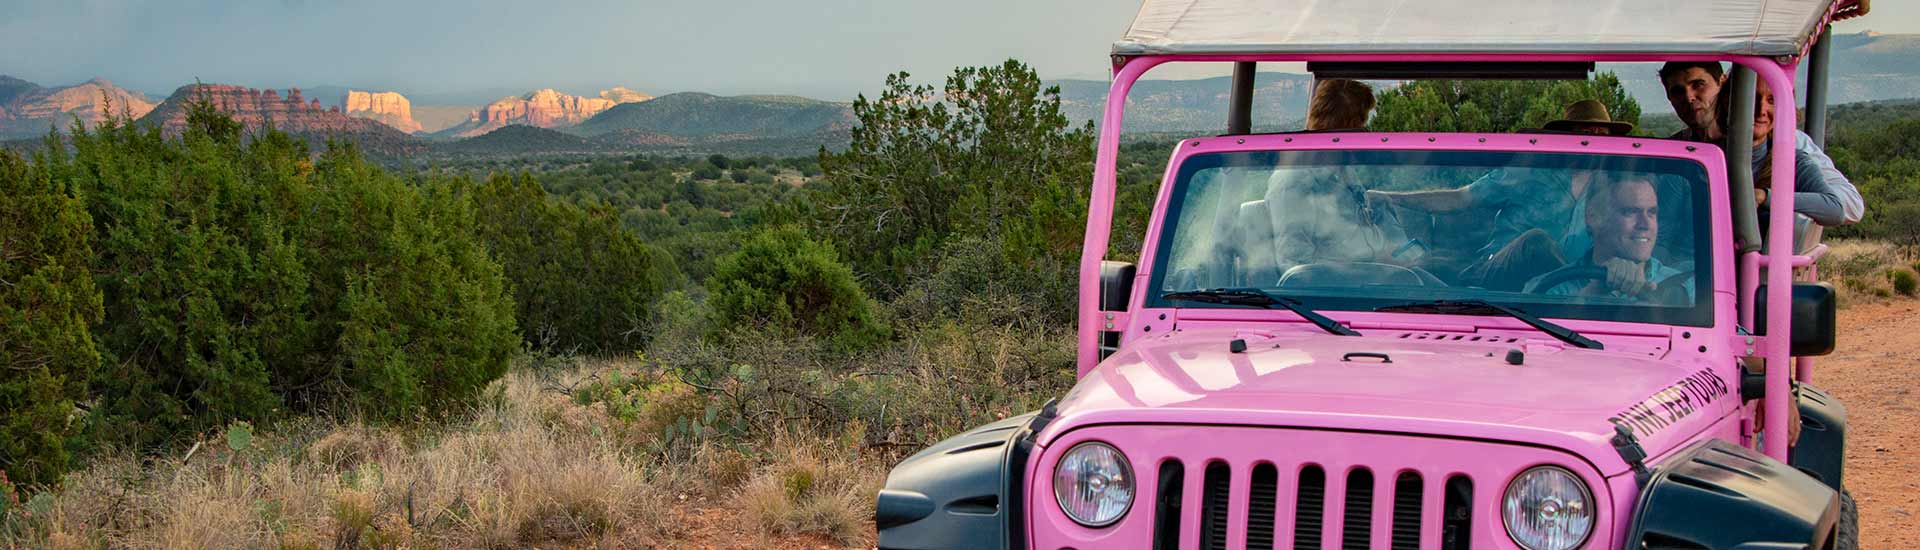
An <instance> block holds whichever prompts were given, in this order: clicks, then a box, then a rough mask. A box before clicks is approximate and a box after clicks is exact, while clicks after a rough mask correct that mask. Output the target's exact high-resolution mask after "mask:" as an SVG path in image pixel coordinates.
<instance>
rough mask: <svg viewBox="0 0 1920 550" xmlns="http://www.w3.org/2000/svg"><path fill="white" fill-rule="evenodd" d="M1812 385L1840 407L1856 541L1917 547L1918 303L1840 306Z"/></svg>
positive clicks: (1875, 547)
mask: <svg viewBox="0 0 1920 550" xmlns="http://www.w3.org/2000/svg"><path fill="white" fill-rule="evenodd" d="M1813 385H1815V386H1818V387H1820V388H1821V389H1824V390H1827V391H1828V392H1831V393H1833V394H1834V395H1835V396H1837V397H1839V398H1840V400H1841V401H1842V402H1843V403H1845V404H1846V407H1847V473H1846V478H1847V489H1848V490H1850V491H1852V492H1853V498H1854V500H1855V502H1856V503H1857V504H1858V505H1859V507H1860V547H1861V548H1866V549H1870V550H1880V549H1885V548H1920V517H1917V516H1920V441H1915V439H1916V438H1917V437H1920V402H1916V401H1915V400H1914V387H1915V386H1920V304H1916V303H1915V302H1912V301H1898V302H1893V303H1886V304H1861V305H1857V306H1853V307H1849V308H1847V309H1846V310H1845V311H1842V312H1840V344H1839V347H1838V349H1837V351H1835V352H1834V353H1833V355H1832V356H1830V357H1825V358H1822V359H1821V360H1820V361H1819V362H1817V363H1815V365H1814V371H1813Z"/></svg>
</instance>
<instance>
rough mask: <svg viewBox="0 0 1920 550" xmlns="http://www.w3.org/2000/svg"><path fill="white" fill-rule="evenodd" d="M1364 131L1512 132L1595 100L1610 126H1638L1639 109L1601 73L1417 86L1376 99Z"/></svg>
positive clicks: (1403, 87)
mask: <svg viewBox="0 0 1920 550" xmlns="http://www.w3.org/2000/svg"><path fill="white" fill-rule="evenodd" d="M1376 96H1377V101H1376V103H1377V105H1376V107H1375V109H1374V114H1373V119H1372V120H1370V121H1368V123H1367V126H1368V127H1370V128H1372V129H1374V130H1378V131H1382V132H1513V131H1518V130H1526V129H1532V128H1540V127H1541V126H1543V125H1545V124H1546V123H1547V121H1550V120H1554V119H1558V118H1560V117H1561V115H1562V114H1564V113H1565V112H1566V108H1567V105H1569V104H1572V103H1573V102H1576V101H1580V100H1583V99H1596V100H1599V101H1600V103H1602V104H1605V105H1606V106H1607V112H1608V114H1610V115H1611V116H1612V117H1613V119H1614V120H1617V121H1623V122H1630V123H1634V124H1639V123H1640V103H1639V102H1637V101H1634V99H1633V96H1631V95H1629V94H1628V93H1627V90H1626V88H1625V87H1624V86H1621V85H1620V77H1619V76H1617V75H1615V74H1613V73H1612V72H1602V73H1600V74H1598V75H1595V76H1594V77H1593V79H1591V80H1418V81H1414V82H1409V83H1406V84H1405V85H1401V86H1396V87H1393V88H1388V89H1385V90H1381V91H1379V92H1377V93H1376Z"/></svg>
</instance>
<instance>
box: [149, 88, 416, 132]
mask: <svg viewBox="0 0 1920 550" xmlns="http://www.w3.org/2000/svg"><path fill="white" fill-rule="evenodd" d="M201 98H204V99H205V100H206V101H208V102H209V103H212V104H213V106H214V107H215V108H217V109H220V110H221V111H223V112H226V113H227V114H229V115H232V116H233V119H234V120H236V121H239V122H240V123H241V124H244V125H246V127H247V129H248V130H258V129H260V128H262V127H264V126H266V125H267V124H269V123H271V124H273V127H274V128H278V129H280V130H283V131H286V132H289V133H295V134H370V135H387V134H399V131H398V130H394V129H393V128H390V127H387V126H386V125H384V124H381V123H379V122H378V121H374V120H370V119H364V118H354V117H350V116H347V115H344V114H341V113H340V110H339V109H337V108H332V109H330V108H326V107H321V106H320V100H318V99H314V100H311V101H309V100H307V99H306V98H304V97H301V95H300V89H299V88H293V89H290V90H287V97H286V98H284V99H282V98H281V97H280V94H279V93H278V92H275V91H273V90H256V89H253V88H247V87H243V86H234V85H230V84H192V85H187V86H181V87H180V89H178V90H174V92H173V95H171V96H168V97H167V100H166V101H162V102H160V105H159V106H158V107H154V108H153V111H152V112H150V113H147V116H146V117H145V118H142V119H141V121H142V122H147V123H152V124H158V125H160V128H161V131H162V132H163V133H166V134H167V135H179V134H180V132H182V131H183V130H185V129H186V126H187V104H188V103H189V102H192V101H195V100H198V99H201ZM401 135H403V136H404V134H401Z"/></svg>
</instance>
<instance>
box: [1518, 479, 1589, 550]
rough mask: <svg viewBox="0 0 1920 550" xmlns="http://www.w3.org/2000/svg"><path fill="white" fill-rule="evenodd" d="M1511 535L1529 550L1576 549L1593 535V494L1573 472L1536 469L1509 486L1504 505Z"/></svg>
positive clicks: (1522, 546)
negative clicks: (1590, 534)
mask: <svg viewBox="0 0 1920 550" xmlns="http://www.w3.org/2000/svg"><path fill="white" fill-rule="evenodd" d="M1500 509H1501V512H1502V513H1501V514H1500V519H1501V521H1502V522H1503V523H1506V524H1507V536H1510V537H1513V542H1515V543H1517V544H1519V545H1520V547H1521V548H1526V549H1527V550H1572V549H1574V548H1578V547H1579V546H1580V543H1582V542H1586V540H1587V534H1588V533H1592V532H1593V523H1594V502H1593V494H1592V493H1590V492H1588V491H1587V484H1586V483H1585V482H1582V481H1580V477H1579V476H1576V475H1573V472H1569V471H1567V470H1566V469H1565V468H1561V467H1558V466H1536V467H1534V468H1533V469H1530V470H1527V471H1525V472H1521V473H1520V475H1519V476H1516V477H1514V478H1513V482H1512V483H1508V484H1507V494H1506V497H1505V498H1503V499H1501V502H1500Z"/></svg>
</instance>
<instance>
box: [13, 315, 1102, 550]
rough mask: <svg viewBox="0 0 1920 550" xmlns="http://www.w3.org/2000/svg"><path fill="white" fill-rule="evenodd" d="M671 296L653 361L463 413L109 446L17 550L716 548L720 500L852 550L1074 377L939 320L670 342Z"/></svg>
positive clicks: (1048, 344) (1029, 349)
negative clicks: (912, 482)
mask: <svg viewBox="0 0 1920 550" xmlns="http://www.w3.org/2000/svg"><path fill="white" fill-rule="evenodd" d="M663 303H665V304H667V306H665V307H664V308H663V311H662V312H661V314H660V319H661V320H660V322H659V324H658V325H656V326H655V327H654V328H655V330H656V331H657V332H658V333H659V335H660V336H662V337H660V338H656V340H655V342H656V344H655V345H653V346H651V347H650V349H648V350H646V351H645V352H641V353H635V354H632V355H627V356H615V357H572V356H563V355H551V354H528V355H525V356H523V357H522V358H521V359H520V360H518V361H517V362H516V364H515V366H514V369H513V371H512V372H510V373H509V374H508V376H506V377H505V378H503V379H502V380H500V381H496V382H495V383H493V384H492V385H491V386H489V387H488V389H487V390H486V391H485V392H484V393H483V394H482V397H481V399H480V400H479V402H478V403H477V404H476V405H475V406H473V408H472V410H471V411H470V412H469V413H468V414H466V415H463V416H458V417H455V418H451V419H447V420H442V421H430V422H424V423H412V424H392V423H369V422H364V421H360V420H355V419H329V418H318V417H310V418H306V419H296V420H290V421H287V422H283V423H279V424H277V425H273V426H260V427H258V428H257V429H255V428H253V427H251V426H247V425H244V424H235V425H233V426H230V427H229V428H228V429H227V430H225V431H223V432H220V433H215V434H212V435H211V436H209V437H208V438H206V439H204V440H202V441H199V443H198V444H197V445H194V446H192V447H191V448H190V450H189V451H188V452H186V453H180V454H173V455H170V456H164V457H159V458H151V459H144V460H143V459H140V458H138V457H137V456H135V455H132V454H123V453H108V454H107V455H106V456H103V457H101V458H99V459H97V460H94V461H92V462H91V464H90V465H89V466H88V467H87V468H85V469H83V470H79V471H76V472H73V473H71V474H69V476H68V478H67V480H66V482H65V484H64V488H63V490H61V491H59V492H57V493H51V494H48V495H47V496H44V497H38V498H37V499H35V500H38V502H35V503H24V502H23V503H21V504H19V505H18V506H19V508H20V509H21V510H23V511H22V512H21V513H17V514H11V515H10V516H9V517H10V518H11V519H10V520H9V522H10V523H9V524H8V525H7V527H6V528H7V529H8V531H7V535H6V536H7V543H8V544H10V545H17V546H23V547H36V548H37V547H55V548H59V547H75V548H79V547H86V548H92V547H102V546H105V547H163V546H170V547H207V548H222V547H227V548H232V547H261V546H280V547H286V548H320V547H328V546H333V547H389V546H439V547H494V548H505V547H523V546H528V545H547V544H561V545H605V544H611V545H631V546H650V545H660V546H672V541H676V540H686V539H689V538H695V537H698V538H701V539H702V540H709V538H710V535H711V534H701V533H693V532H689V530H688V529H689V528H688V527H687V523H686V522H685V521H683V520H684V519H685V518H683V517H681V514H687V513H690V511H691V510H694V509H697V508H700V507H702V506H706V507H714V508H724V509H730V510H733V511H734V512H732V513H736V514H738V516H739V520H740V522H739V523H740V525H739V528H740V529H741V531H742V532H743V533H744V534H743V535H741V536H746V537H771V538H772V539H769V540H775V539H777V540H787V539H782V538H781V537H799V538H800V539H801V540H812V541H818V542H821V543H831V544H841V545H857V544H862V543H865V542H867V541H868V538H870V537H871V529H872V528H871V517H872V514H871V505H872V504H871V501H872V499H871V495H872V494H873V491H874V490H875V489H877V488H878V486H879V483H880V481H881V480H882V478H883V476H884V472H885V469H886V466H887V465H888V464H891V463H892V462H894V461H896V460H897V459H898V458H900V457H902V456H904V455H905V454H907V453H911V452H913V451H915V450H917V449H918V448H920V447H921V446H924V445H925V444H928V443H932V442H934V441H937V440H938V439H940V438H942V437H945V436H947V435H951V434H953V433H956V432H958V431H960V430H962V429H965V428H966V427H969V426H972V425H977V424H979V423H982V422H986V421H989V420H993V419H997V418H1000V417H1003V416H1006V415H1009V414H1017V413H1019V412H1024V411H1026V410H1029V409H1032V408H1035V407H1037V406H1039V405H1040V403H1039V402H1037V401H1038V400H1044V399H1045V397H1046V396H1054V395H1058V394H1059V393H1061V392H1063V391H1064V390H1065V388H1066V386H1067V385H1068V384H1070V381H1071V374H1070V372H1071V369H1070V368H1068V365H1070V362H1071V357H1072V355H1071V349H1070V348H1069V347H1068V343H1070V340H1069V339H1068V336H1069V335H1068V334H1067V333H1065V332H1062V331H1059V330H1054V331H1045V330H1032V329H1028V328H1021V327H1015V326H1008V325H993V324H989V323H984V322H979V321H968V320H941V321H933V322H928V323H925V324H922V325H917V326H914V327H912V328H911V330H908V331H905V332H904V333H902V334H900V335H899V338H898V342H897V343H896V344H895V345H891V346H885V347H884V348H883V349H876V350H870V351H866V352H858V353H845V352H838V351H833V350H831V349H830V347H829V346H826V345H823V344H822V343H820V342H817V341H814V340H811V339H807V338H804V337H792V338H770V337H765V336H763V335H757V334H755V333H753V332H751V331H748V332H733V333H728V334H726V335H724V336H721V337H716V338H699V337H693V338H676V337H674V336H676V335H681V336H684V335H689V334H694V333H697V332H699V331H702V330H704V329H703V327H702V326H699V325H696V324H681V325H675V323H687V322H689V321H691V320H697V319H701V318H703V316H704V313H703V312H701V311H698V310H697V309H698V308H699V307H701V306H698V305H695V304H693V303H692V302H691V301H678V300H666V301H663ZM676 304H677V305H676ZM689 307H691V308H695V310H694V311H688V310H685V309H674V308H689ZM242 434H244V435H242ZM748 540H758V539H753V538H749V539H748Z"/></svg>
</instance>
